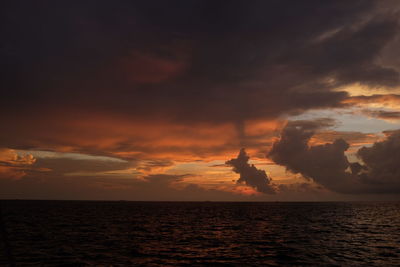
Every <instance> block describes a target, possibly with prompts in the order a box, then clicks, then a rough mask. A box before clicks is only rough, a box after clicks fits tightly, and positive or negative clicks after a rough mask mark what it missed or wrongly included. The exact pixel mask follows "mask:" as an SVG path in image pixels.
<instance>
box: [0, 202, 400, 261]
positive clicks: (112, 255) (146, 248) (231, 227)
mask: <svg viewBox="0 0 400 267" xmlns="http://www.w3.org/2000/svg"><path fill="white" fill-rule="evenodd" d="M2 205H3V221H4V224H5V226H6V232H7V235H8V240H9V247H10V248H11V252H12V256H13V258H14V261H15V262H16V265H17V266H38V265H41V266H60V265H63V266H87V265H97V266H99V265H107V266H110V265H112V266H126V265H138V264H141V265H147V266H165V265H187V266H201V265H205V264H212V265H226V266H232V265H233V266H251V265H264V266H281V265H320V266H321V265H329V266H335V265H337V266H343V265H353V266H354V265H365V266H382V265H385V266H388V265H393V266H395V265H400V203H399V202H391V203H387V202H362V203H350V202H348V203H347V202H345V203H337V202H335V203H327V202H326V203H224V202H98V201H93V202H90V201H3V203H2ZM3 239H4V238H3ZM3 239H2V241H3ZM0 246H3V247H4V242H2V244H0ZM3 251H5V250H4V249H3ZM8 261H9V260H8V259H7V256H6V255H5V253H3V254H2V255H0V265H1V264H6V263H7V262H8Z"/></svg>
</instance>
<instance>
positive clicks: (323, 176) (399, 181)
mask: <svg viewBox="0 0 400 267" xmlns="http://www.w3.org/2000/svg"><path fill="white" fill-rule="evenodd" d="M322 127H326V123H325V122H324V121H323V120H322V121H293V122H289V123H288V124H287V126H286V127H285V128H284V129H283V131H282V134H281V137H280V140H278V141H277V142H275V143H274V145H273V147H272V149H271V150H270V152H269V153H268V155H267V156H268V157H269V158H271V159H272V160H273V161H274V162H275V163H277V164H279V165H282V166H285V167H286V169H287V170H289V171H291V172H293V173H300V174H301V175H303V176H304V177H305V178H308V179H312V180H313V181H315V182H316V183H318V184H320V185H323V186H325V187H326V188H328V189H330V190H333V191H336V192H340V193H400V173H399V170H398V166H399V164H400V157H399V156H400V154H399V153H400V134H399V132H394V133H391V135H390V136H389V137H388V138H387V140H384V141H380V142H375V143H374V144H373V146H372V147H362V148H361V149H359V150H358V151H357V156H358V157H359V159H360V162H350V161H349V160H348V157H347V155H346V154H345V152H346V150H347V149H348V148H349V144H348V143H347V142H346V141H345V140H343V139H336V140H335V141H334V142H333V143H326V144H323V145H314V146H311V145H309V141H310V139H311V137H312V136H313V135H314V134H315V133H316V132H317V131H318V130H320V129H321V128H322Z"/></svg>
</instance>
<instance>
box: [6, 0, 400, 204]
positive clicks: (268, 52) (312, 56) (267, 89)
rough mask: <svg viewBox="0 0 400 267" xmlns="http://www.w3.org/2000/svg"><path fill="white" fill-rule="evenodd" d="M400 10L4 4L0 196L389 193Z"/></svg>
mask: <svg viewBox="0 0 400 267" xmlns="http://www.w3.org/2000/svg"><path fill="white" fill-rule="evenodd" d="M399 11H400V3H399V2H398V1H390V0H382V1H368V0H362V1H361V0H360V1H358V0H352V1H320V0H315V1H311V0H306V1H295V0H293V1H285V0H280V1H272V0H269V1H5V2H4V3H3V4H2V8H1V11H0V12H1V20H2V22H1V25H2V26H1V27H0V33H1V36H2V41H1V43H0V57H1V62H2V64H1V73H2V78H1V83H2V86H1V88H2V97H1V98H0V109H1V110H0V120H1V131H0V188H1V189H0V197H1V198H10V197H11V198H15V197H16V198H66V199H74V198H75V199H135V200H141V199H145V200H152V199H154V200H158V199H177V200H190V199H191V198H193V199H200V200H202V199H215V200H226V199H229V200H230V199H233V200H254V199H260V200H270V199H275V200H281V199H283V200H287V199H289V200H291V199H293V200H297V199H311V198H312V199H348V198H353V197H356V198H362V199H372V198H381V197H382V196H385V197H388V198H393V197H394V198H397V197H398V196H399V193H400V172H399V169H398V167H397V166H400V137H399V136H400V134H399V132H398V131H396V130H397V129H399V128H400V123H399V122H400V86H399V84H400V79H399V78H400V77H399V71H400V57H399V56H400V50H399V49H398V47H399V45H400V39H399V30H400V29H399V21H398V18H399ZM243 148H244V149H246V150H241V149H243ZM239 151H241V152H240V154H239V156H237V155H238V153H239ZM236 157H237V158H236ZM245 159H247V160H245ZM249 159H250V160H252V162H251V163H249V162H248V161H249ZM233 162H236V163H235V164H237V163H238V162H241V163H240V164H242V165H240V166H239V167H237V166H236V165H235V164H233ZM243 164H244V165H243ZM253 164H254V165H253ZM231 167H234V172H232V170H231ZM242 167H243V168H242ZM238 175H240V177H238Z"/></svg>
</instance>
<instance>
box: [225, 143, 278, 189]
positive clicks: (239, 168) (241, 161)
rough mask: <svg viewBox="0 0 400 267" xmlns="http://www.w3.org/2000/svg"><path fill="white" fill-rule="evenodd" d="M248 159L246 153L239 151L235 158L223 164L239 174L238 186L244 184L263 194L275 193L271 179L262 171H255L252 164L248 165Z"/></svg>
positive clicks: (242, 150)
mask: <svg viewBox="0 0 400 267" xmlns="http://www.w3.org/2000/svg"><path fill="white" fill-rule="evenodd" d="M249 159H250V157H249V156H248V155H247V153H246V151H245V150H244V149H241V150H240V152H239V155H238V156H237V158H235V159H231V160H228V161H227V162H225V164H227V165H229V166H232V167H233V171H234V172H236V173H239V174H240V178H239V179H238V180H237V183H238V184H240V183H244V184H246V185H248V186H251V187H253V188H255V189H257V191H259V192H261V193H265V194H273V193H275V190H274V187H273V186H272V185H271V178H269V177H268V176H267V174H266V173H265V171H264V170H259V169H257V168H256V167H255V166H254V165H253V164H251V165H250V164H249V163H248V161H249Z"/></svg>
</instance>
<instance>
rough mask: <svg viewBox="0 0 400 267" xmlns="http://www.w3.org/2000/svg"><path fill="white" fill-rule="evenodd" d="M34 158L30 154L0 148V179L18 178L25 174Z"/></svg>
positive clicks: (34, 160)
mask: <svg viewBox="0 0 400 267" xmlns="http://www.w3.org/2000/svg"><path fill="white" fill-rule="evenodd" d="M36 160H37V159H36V158H35V157H33V155H31V154H24V155H18V154H17V152H16V151H15V150H13V149H6V148H1V149H0V179H1V178H8V179H9V178H13V179H19V178H21V177H23V176H25V175H26V171H28V170H29V169H30V168H31V167H32V165H33V164H34V163H35V162H36Z"/></svg>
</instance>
